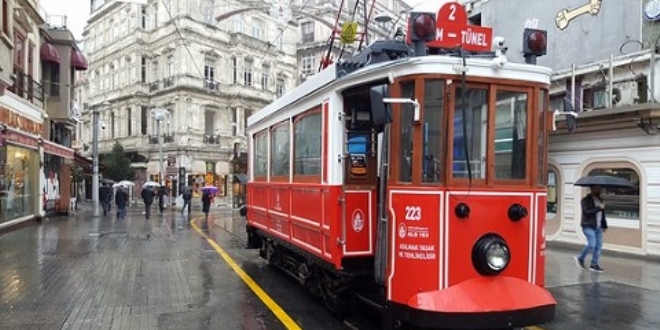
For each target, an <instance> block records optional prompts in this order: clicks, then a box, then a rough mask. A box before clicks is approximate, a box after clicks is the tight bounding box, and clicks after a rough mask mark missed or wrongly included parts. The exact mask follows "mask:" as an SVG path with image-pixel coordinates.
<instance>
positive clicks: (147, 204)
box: [142, 187, 156, 219]
mask: <svg viewBox="0 0 660 330" xmlns="http://www.w3.org/2000/svg"><path fill="white" fill-rule="evenodd" d="M155 196H156V193H155V192H154V189H153V188H151V187H145V188H143V189H142V200H143V201H144V212H145V213H144V215H145V218H147V219H149V216H150V215H151V204H153V203H154V197H155Z"/></svg>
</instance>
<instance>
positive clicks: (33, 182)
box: [0, 130, 39, 224]
mask: <svg viewBox="0 0 660 330" xmlns="http://www.w3.org/2000/svg"><path fill="white" fill-rule="evenodd" d="M1 134H2V137H0V224H2V223H6V222H9V221H15V220H27V219H30V218H33V217H34V216H35V214H36V213H38V212H36V210H37V208H38V205H39V202H38V200H39V198H38V197H39V175H38V174H39V152H38V150H39V149H38V144H37V139H36V138H35V139H33V138H31V137H26V136H24V135H22V134H21V133H19V132H17V131H13V130H7V131H5V132H4V133H1Z"/></svg>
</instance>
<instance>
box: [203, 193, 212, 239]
mask: <svg viewBox="0 0 660 330" xmlns="http://www.w3.org/2000/svg"><path fill="white" fill-rule="evenodd" d="M209 211H211V193H210V192H209V191H208V190H204V192H203V195H202V212H204V215H205V217H204V228H205V229H206V228H208V221H209Z"/></svg>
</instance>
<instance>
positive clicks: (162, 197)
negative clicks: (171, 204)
mask: <svg viewBox="0 0 660 330" xmlns="http://www.w3.org/2000/svg"><path fill="white" fill-rule="evenodd" d="M158 208H159V209H160V213H163V210H164V209H165V187H160V188H158Z"/></svg>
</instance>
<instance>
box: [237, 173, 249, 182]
mask: <svg viewBox="0 0 660 330" xmlns="http://www.w3.org/2000/svg"><path fill="white" fill-rule="evenodd" d="M234 178H235V179H236V181H238V182H240V184H247V182H248V177H247V175H246V174H245V173H234Z"/></svg>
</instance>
